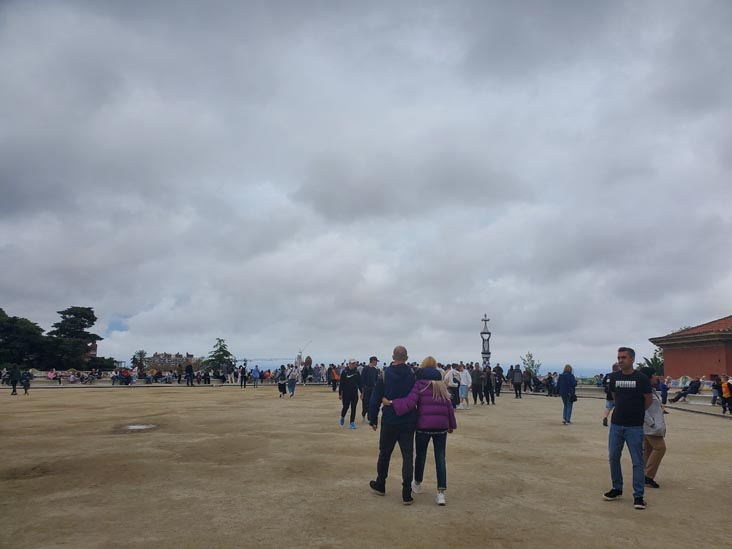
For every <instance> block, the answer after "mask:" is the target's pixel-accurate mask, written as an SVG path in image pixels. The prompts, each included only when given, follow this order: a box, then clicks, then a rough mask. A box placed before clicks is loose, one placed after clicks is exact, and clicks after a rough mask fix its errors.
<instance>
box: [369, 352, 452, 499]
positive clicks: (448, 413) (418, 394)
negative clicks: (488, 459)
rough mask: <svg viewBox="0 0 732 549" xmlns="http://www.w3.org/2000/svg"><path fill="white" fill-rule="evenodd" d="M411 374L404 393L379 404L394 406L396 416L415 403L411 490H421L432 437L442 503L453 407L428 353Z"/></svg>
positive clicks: (411, 408) (445, 482)
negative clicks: (411, 383)
mask: <svg viewBox="0 0 732 549" xmlns="http://www.w3.org/2000/svg"><path fill="white" fill-rule="evenodd" d="M415 377H416V378H417V382H416V383H415V384H414V387H412V391H411V392H410V393H409V394H408V395H407V396H405V397H403V398H397V399H394V400H387V399H386V398H384V399H382V404H384V406H390V405H391V406H394V412H395V413H396V415H398V416H402V415H404V414H406V413H408V412H410V411H411V410H413V409H414V408H415V407H417V433H416V437H415V445H416V457H415V460H414V481H413V482H412V492H414V493H415V494H420V493H422V479H423V477H424V464H425V461H426V460H427V446H428V445H429V442H430V439H432V447H433V449H434V451H435V468H436V469H437V505H445V503H446V502H445V490H446V489H447V465H446V462H445V447H446V446H447V433H452V432H453V430H454V429H457V423H456V422H455V411H454V410H453V407H452V402H451V401H450V393H449V392H448V391H447V387H446V386H445V383H444V382H443V381H442V375H441V374H440V371H439V370H438V369H437V361H436V360H435V359H434V358H432V357H431V356H428V357H427V358H425V359H424V360H423V361H422V364H420V366H419V369H418V370H417V373H416V376H415Z"/></svg>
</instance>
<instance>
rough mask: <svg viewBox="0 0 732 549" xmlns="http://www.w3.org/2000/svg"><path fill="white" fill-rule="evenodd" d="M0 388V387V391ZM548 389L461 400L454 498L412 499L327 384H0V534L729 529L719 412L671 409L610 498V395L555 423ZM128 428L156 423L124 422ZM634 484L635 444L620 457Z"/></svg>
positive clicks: (497, 540) (297, 542)
mask: <svg viewBox="0 0 732 549" xmlns="http://www.w3.org/2000/svg"><path fill="white" fill-rule="evenodd" d="M3 396H6V395H5V394H4V393H3ZM558 400H559V399H552V398H546V397H543V396H528V395H527V398H524V399H522V400H515V399H514V398H513V397H512V395H510V394H508V393H507V394H502V395H501V397H499V398H498V399H497V405H496V406H483V407H481V406H477V407H472V408H471V409H470V410H465V411H461V412H458V416H457V421H458V429H457V430H456V431H455V432H454V433H453V434H451V435H449V442H448V446H447V467H448V492H447V493H448V498H449V500H448V501H449V505H448V506H446V507H437V506H436V505H434V499H433V497H432V492H433V488H434V483H435V480H434V461H433V458H432V455H431V451H430V453H429V454H428V458H427V468H426V473H425V481H424V485H425V492H426V493H425V494H422V495H419V496H415V500H416V501H415V504H414V505H412V506H410V507H405V506H403V505H402V504H401V498H400V490H399V489H400V478H399V477H400V468H401V458H400V457H399V455H398V450H396V451H395V454H394V456H393V458H392V463H391V470H390V474H389V479H388V481H387V494H386V497H383V498H382V497H378V496H376V495H374V494H373V493H371V492H370V490H369V488H368V481H369V479H371V478H373V476H374V474H375V466H376V457H377V453H378V434H377V433H374V432H373V431H371V430H370V429H369V428H368V426H367V425H366V424H365V423H360V418H359V420H358V422H357V426H358V428H357V429H356V430H349V429H343V428H340V427H339V426H338V423H337V418H338V414H339V409H340V408H339V402H338V400H337V398H336V397H335V396H334V394H333V393H332V392H331V391H330V390H329V389H328V388H327V387H324V386H307V387H298V389H297V394H296V397H295V398H293V399H287V400H282V399H278V398H277V389H276V388H275V387H273V386H261V387H260V388H258V389H256V390H255V389H254V388H252V387H249V388H247V389H243V390H241V389H239V388H238V387H207V388H193V389H186V388H185V387H181V388H179V387H152V388H145V387H138V388H129V387H123V388H120V387H115V388H103V387H94V388H64V389H57V390H56V389H50V388H49V389H42V390H35V391H32V394H31V396H29V397H22V396H20V397H17V398H14V399H10V398H3V399H0V414H2V417H3V418H4V420H3V422H2V423H1V424H0V438H1V440H2V455H1V458H2V459H0V513H1V514H2V517H3V524H4V527H3V528H2V529H0V546H2V547H16V548H21V547H79V548H81V547H204V546H206V547H278V546H279V547H282V546H287V547H392V546H397V545H398V546H403V547H413V546H414V547H416V546H435V547H438V546H442V547H456V546H465V547H488V546H490V547H560V546H564V547H566V546H573V547H617V546H618V544H621V545H623V546H627V547H641V546H642V547H664V546H669V545H670V544H673V545H674V546H677V547H684V546H686V547H693V546H696V545H698V544H704V545H710V546H720V545H724V544H725V543H726V541H725V540H727V539H728V535H729V527H730V508H732V492H730V490H729V484H725V482H723V478H724V476H725V474H726V473H725V472H726V471H729V457H730V455H732V437H730V436H728V432H729V428H730V425H729V420H727V419H726V418H721V417H711V416H708V415H701V414H695V413H688V412H684V411H681V410H679V409H674V408H669V410H670V414H669V415H668V416H666V418H667V425H668V434H667V437H666V441H667V446H668V452H667V454H666V457H665V459H664V461H663V465H662V468H661V471H660V472H659V475H658V477H657V479H658V481H659V483H660V484H661V488H660V489H658V490H652V489H647V490H646V498H647V500H648V509H647V510H646V511H645V512H644V513H638V512H637V511H634V510H633V508H632V506H631V505H630V503H631V502H632V497H630V496H626V497H625V498H624V499H623V500H622V501H613V502H607V501H603V499H602V493H603V492H604V491H605V490H606V489H607V487H608V483H609V477H608V461H607V429H606V428H603V427H602V426H601V424H600V421H599V418H600V417H601V415H602V411H603V401H602V400H601V399H596V398H582V393H581V392H580V399H579V401H578V402H577V403H576V405H575V408H574V410H575V412H574V421H573V425H571V426H563V425H561V423H560V419H561V412H562V411H561V407H562V406H561V402H558ZM129 425H154V427H152V428H150V429H147V430H139V431H134V430H129V429H128V428H127V427H128V426H129ZM622 463H623V472H624V475H625V477H626V482H629V478H630V459H629V457H628V455H627V451H626V452H625V453H624V455H623V460H622Z"/></svg>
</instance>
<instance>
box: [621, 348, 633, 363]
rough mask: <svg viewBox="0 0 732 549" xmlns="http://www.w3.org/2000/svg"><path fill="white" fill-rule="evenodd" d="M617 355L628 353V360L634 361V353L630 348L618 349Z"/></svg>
mask: <svg viewBox="0 0 732 549" xmlns="http://www.w3.org/2000/svg"><path fill="white" fill-rule="evenodd" d="M618 352H619V353H628V354H629V355H630V358H631V359H632V360H635V351H634V350H633V349H631V348H630V347H620V348H619V349H618Z"/></svg>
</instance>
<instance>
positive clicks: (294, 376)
mask: <svg viewBox="0 0 732 549" xmlns="http://www.w3.org/2000/svg"><path fill="white" fill-rule="evenodd" d="M299 378H300V368H298V367H297V366H295V365H294V364H292V365H291V366H290V369H289V370H288V371H287V390H288V391H289V393H290V398H292V397H294V396H295V387H296V386H297V380H298V379H299Z"/></svg>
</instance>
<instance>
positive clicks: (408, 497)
mask: <svg viewBox="0 0 732 549" xmlns="http://www.w3.org/2000/svg"><path fill="white" fill-rule="evenodd" d="M402 503H403V504H404V505H412V503H414V498H413V497H412V490H411V489H410V488H405V489H403V490H402Z"/></svg>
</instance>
